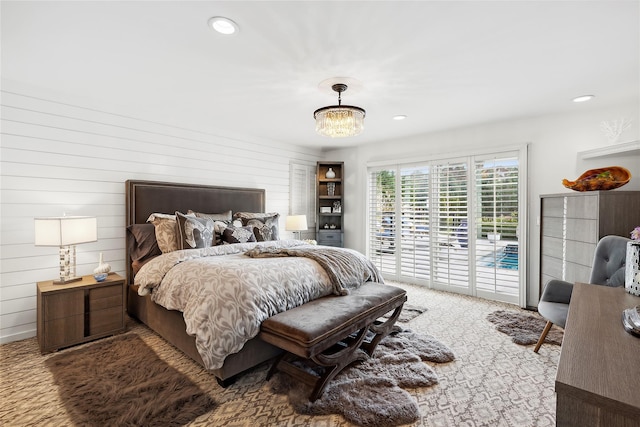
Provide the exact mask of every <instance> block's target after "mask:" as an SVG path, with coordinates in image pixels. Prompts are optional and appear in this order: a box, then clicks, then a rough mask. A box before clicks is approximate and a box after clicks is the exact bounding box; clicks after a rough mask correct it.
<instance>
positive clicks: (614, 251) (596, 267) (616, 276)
mask: <svg viewBox="0 0 640 427" xmlns="http://www.w3.org/2000/svg"><path fill="white" fill-rule="evenodd" d="M630 240H631V239H627V238H626V237H621V236H604V237H603V238H602V239H600V241H599V242H598V245H597V246H596V252H595V255H594V257H593V267H592V269H591V278H590V279H589V283H593V284H596V285H605V286H624V266H625V261H626V257H627V242H628V241H630Z"/></svg>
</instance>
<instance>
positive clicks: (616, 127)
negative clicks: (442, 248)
mask: <svg viewBox="0 0 640 427" xmlns="http://www.w3.org/2000/svg"><path fill="white" fill-rule="evenodd" d="M629 126H631V119H627V118H626V117H623V118H621V119H616V120H609V121H602V122H601V123H600V130H601V131H602V132H603V133H604V136H606V137H607V141H609V144H615V143H616V142H618V140H619V139H620V135H622V133H623V132H624V131H625V130H627V129H629Z"/></svg>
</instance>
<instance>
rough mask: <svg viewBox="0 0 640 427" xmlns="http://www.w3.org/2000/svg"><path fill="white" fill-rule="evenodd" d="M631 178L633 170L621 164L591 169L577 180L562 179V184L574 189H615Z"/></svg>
mask: <svg viewBox="0 0 640 427" xmlns="http://www.w3.org/2000/svg"><path fill="white" fill-rule="evenodd" d="M630 179H631V172H629V171H628V170H627V169H625V168H623V167H621V166H609V167H606V168H600V169H590V170H588V171H586V172H585V173H583V174H582V175H580V176H579V177H578V179H576V180H575V181H569V180H568V179H563V180H562V185H564V186H565V187H567V188H569V189H571V190H574V191H597V190H613V189H614V188H618V187H622V186H623V185H625V184H626V183H628V182H629V180H630Z"/></svg>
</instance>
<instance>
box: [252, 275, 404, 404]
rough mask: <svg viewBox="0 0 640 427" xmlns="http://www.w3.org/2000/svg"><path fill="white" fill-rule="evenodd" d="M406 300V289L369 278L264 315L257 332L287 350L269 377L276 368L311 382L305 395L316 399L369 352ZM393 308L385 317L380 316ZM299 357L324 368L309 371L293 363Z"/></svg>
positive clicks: (390, 326)
mask: <svg viewBox="0 0 640 427" xmlns="http://www.w3.org/2000/svg"><path fill="white" fill-rule="evenodd" d="M406 300H407V294H406V291H405V290H404V289H400V288H398V287H395V286H389V285H384V284H379V283H372V282H367V283H365V284H364V285H362V286H361V287H360V288H358V289H355V290H351V293H350V294H349V295H345V296H334V295H332V296H328V297H324V298H320V299H317V300H314V301H310V302H308V303H306V304H304V305H301V306H299V307H296V308H293V309H291V310H287V311H284V312H282V313H279V314H276V315H275V316H272V317H270V318H268V319H267V320H265V321H264V322H262V326H261V331H260V335H259V336H260V338H261V339H262V340H263V341H266V342H268V343H270V344H273V345H275V346H277V347H280V348H281V349H283V350H285V353H283V354H282V355H281V356H280V357H279V358H278V359H277V360H276V362H275V363H274V364H273V366H272V367H271V370H270V371H269V373H268V374H267V379H269V378H270V377H271V376H272V375H273V374H274V373H275V372H276V371H278V370H280V371H282V372H286V373H287V374H289V375H291V376H293V377H294V378H296V379H298V380H300V381H303V382H305V383H306V384H309V385H311V386H313V391H312V392H311V396H310V398H309V399H310V400H311V401H314V400H316V399H317V398H318V397H320V395H321V394H322V392H323V391H324V388H325V387H326V385H327V384H328V383H329V381H331V379H332V378H333V377H335V376H336V375H337V374H338V373H339V372H340V371H341V370H342V369H344V368H345V367H347V366H348V365H350V364H351V363H353V362H355V361H357V360H364V359H366V358H367V357H368V356H371V355H372V354H373V351H374V350H375V348H376V346H377V345H378V343H379V342H380V340H382V338H384V337H385V336H387V335H388V334H389V332H391V329H392V327H393V325H394V323H395V321H396V319H397V318H398V316H399V315H400V312H401V311H402V306H403V305H404V303H405V301H406ZM392 310H393V313H392V314H391V316H390V317H389V318H388V319H387V320H384V321H383V320H381V319H380V318H381V317H382V316H384V315H385V314H387V313H389V312H390V311H392ZM368 331H370V332H371V334H367V332H368ZM358 349H362V350H364V352H362V351H358ZM300 359H303V360H305V361H306V362H307V363H308V362H309V361H313V363H314V364H315V365H316V367H321V369H320V370H321V371H323V372H322V373H319V374H318V375H313V374H311V373H309V372H308V371H307V370H304V369H302V368H301V367H300V366H297V365H296V364H294V363H293V362H296V363H299V361H300Z"/></svg>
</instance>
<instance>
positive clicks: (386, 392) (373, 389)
mask: <svg viewBox="0 0 640 427" xmlns="http://www.w3.org/2000/svg"><path fill="white" fill-rule="evenodd" d="M454 359H455V356H454V354H453V352H452V351H451V350H450V349H449V348H448V347H447V346H446V345H444V344H442V343H441V342H439V341H437V340H436V339H435V338H433V337H431V336H421V335H418V334H416V333H414V332H412V331H410V330H402V329H401V328H399V327H397V326H396V327H395V331H394V332H392V333H391V334H389V335H388V336H387V337H386V338H385V339H384V340H382V341H381V342H380V344H379V345H378V347H377V348H376V351H375V352H374V354H373V357H371V358H368V359H367V360H365V361H363V362H358V363H354V364H353V365H351V366H349V367H347V368H346V369H345V370H343V371H342V372H341V373H340V374H338V375H337V376H336V377H335V378H334V379H333V380H332V381H331V382H330V383H329V385H328V386H327V388H326V389H325V391H324V393H323V394H322V396H321V397H320V398H319V399H318V400H316V401H315V402H309V400H308V397H309V394H310V393H311V387H309V386H307V385H305V384H303V383H301V382H298V381H295V380H293V379H291V377H289V376H288V375H286V374H283V373H281V372H278V373H276V375H274V377H273V378H272V379H271V382H270V384H271V389H272V390H273V391H274V392H275V393H278V394H287V395H288V397H289V402H290V403H291V405H292V406H293V408H294V410H295V411H296V412H298V413H300V414H309V415H326V414H341V415H342V416H343V417H344V418H345V419H346V420H347V421H349V422H352V423H354V424H356V425H360V426H367V427H376V426H380V427H382V426H397V425H402V424H408V423H412V422H415V421H416V420H418V419H419V417H420V412H419V409H418V404H417V402H416V400H415V399H414V398H413V396H412V395H411V394H410V393H409V392H407V391H406V390H405V389H412V388H418V387H429V386H432V385H434V384H437V383H438V377H437V375H436V373H435V372H434V370H433V369H432V368H431V367H430V366H429V365H428V364H426V363H425V362H427V361H428V362H435V363H446V362H450V361H452V360H454Z"/></svg>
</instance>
